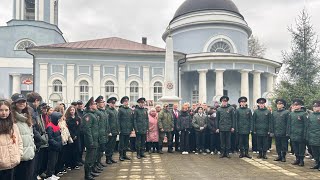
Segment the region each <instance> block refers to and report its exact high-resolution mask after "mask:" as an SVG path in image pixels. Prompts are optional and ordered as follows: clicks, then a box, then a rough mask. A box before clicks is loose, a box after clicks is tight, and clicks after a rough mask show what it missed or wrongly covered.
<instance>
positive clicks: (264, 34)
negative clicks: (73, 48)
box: [0, 0, 320, 61]
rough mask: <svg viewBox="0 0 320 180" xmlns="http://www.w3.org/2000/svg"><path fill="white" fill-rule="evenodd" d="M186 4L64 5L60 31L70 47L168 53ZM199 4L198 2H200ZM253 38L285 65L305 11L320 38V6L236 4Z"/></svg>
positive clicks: (4, 6)
mask: <svg viewBox="0 0 320 180" xmlns="http://www.w3.org/2000/svg"><path fill="white" fill-rule="evenodd" d="M183 1H184V0H90V1H89V0H60V1H59V27H60V29H61V30H62V31H63V33H64V36H65V38H66V39H67V40H68V41H80V40H89V39H97V38H106V37H113V36H115V37H122V38H125V39H129V40H133V41H138V42H140V41H141V37H142V36H146V37H148V44H151V45H155V46H158V47H165V43H164V42H163V40H162V39H161V36H162V33H163V32H164V30H165V28H166V27H167V25H168V23H169V21H170V20H171V19H172V17H173V15H174V13H175V11H176V10H177V8H178V7H179V6H180V4H181V3H182V2H183ZM195 1H196V0H195ZM233 2H234V3H235V4H236V5H237V6H238V8H239V10H240V13H241V14H242V15H243V16H244V17H245V20H246V21H247V22H248V24H249V26H250V27H251V28H252V30H253V34H254V35H255V36H257V37H258V38H259V39H260V41H261V42H262V43H263V44H265V46H266V48H267V53H266V57H267V58H270V59H274V60H277V61H281V60H282V56H281V51H283V50H289V49H290V41H291V37H290V34H289V33H288V31H287V27H288V26H291V25H294V24H295V19H296V18H297V16H298V15H299V14H300V12H301V11H302V9H303V8H306V9H307V11H308V12H309V14H310V15H311V18H312V19H311V21H312V23H313V25H314V29H315V31H316V32H317V34H318V35H319V34H320V20H319V19H320V0H233ZM12 9H13V0H1V3H0V25H1V26H4V25H6V22H7V21H9V20H10V19H12Z"/></svg>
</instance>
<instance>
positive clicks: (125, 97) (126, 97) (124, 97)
mask: <svg viewBox="0 0 320 180" xmlns="http://www.w3.org/2000/svg"><path fill="white" fill-rule="evenodd" d="M125 100H129V97H128V96H123V97H122V98H121V100H120V103H121V104H122V103H123V101H125Z"/></svg>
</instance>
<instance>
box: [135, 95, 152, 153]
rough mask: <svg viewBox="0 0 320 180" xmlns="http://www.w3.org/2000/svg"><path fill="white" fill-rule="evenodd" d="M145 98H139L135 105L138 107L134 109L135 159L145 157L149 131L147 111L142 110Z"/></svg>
mask: <svg viewBox="0 0 320 180" xmlns="http://www.w3.org/2000/svg"><path fill="white" fill-rule="evenodd" d="M145 101H146V99H145V98H143V97H142V98H139V99H138V100H137V103H139V105H138V106H137V107H136V108H135V109H134V113H133V126H134V130H135V132H136V150H137V158H138V159H141V158H142V157H146V156H145V155H144V151H145V147H146V139H147V131H148V129H149V117H148V110H147V109H146V108H144V103H145Z"/></svg>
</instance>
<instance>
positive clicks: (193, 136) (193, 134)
mask: <svg viewBox="0 0 320 180" xmlns="http://www.w3.org/2000/svg"><path fill="white" fill-rule="evenodd" d="M189 138H190V141H189V144H190V151H195V150H196V132H195V130H194V129H193V128H192V129H191V131H190V137H189Z"/></svg>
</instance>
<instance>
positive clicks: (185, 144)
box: [180, 129, 190, 152]
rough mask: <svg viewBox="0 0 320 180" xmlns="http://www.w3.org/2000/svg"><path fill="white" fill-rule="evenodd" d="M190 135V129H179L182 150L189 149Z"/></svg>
mask: <svg viewBox="0 0 320 180" xmlns="http://www.w3.org/2000/svg"><path fill="white" fill-rule="evenodd" d="M189 137H190V129H184V130H182V131H181V136H180V150H181V151H182V152H183V151H187V152H189V151H190V147H189V141H190V139H189Z"/></svg>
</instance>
